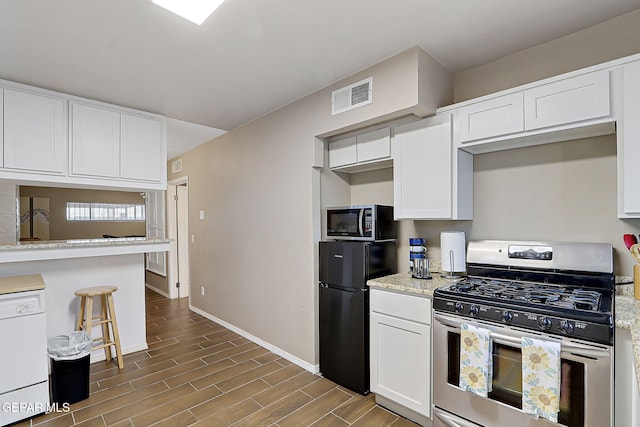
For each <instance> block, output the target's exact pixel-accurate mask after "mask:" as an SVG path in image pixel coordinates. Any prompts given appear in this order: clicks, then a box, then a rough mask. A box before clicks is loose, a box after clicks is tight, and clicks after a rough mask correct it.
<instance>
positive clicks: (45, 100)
mask: <svg viewBox="0 0 640 427" xmlns="http://www.w3.org/2000/svg"><path fill="white" fill-rule="evenodd" d="M65 102H66V101H65V100H64V99H61V98H55V97H51V96H46V95H40V94H34V93H28V92H22V91H18V90H15V89H8V88H5V89H4V167H5V168H11V169H19V170H23V171H37V172H47V173H56V174H62V173H64V170H65V165H66V158H67V124H66V104H65Z"/></svg>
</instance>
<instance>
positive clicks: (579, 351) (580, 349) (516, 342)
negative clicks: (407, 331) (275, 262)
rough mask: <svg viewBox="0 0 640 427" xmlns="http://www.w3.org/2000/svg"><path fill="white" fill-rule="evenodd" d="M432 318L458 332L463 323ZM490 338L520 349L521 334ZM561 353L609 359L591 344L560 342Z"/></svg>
mask: <svg viewBox="0 0 640 427" xmlns="http://www.w3.org/2000/svg"><path fill="white" fill-rule="evenodd" d="M433 318H434V319H435V320H437V321H438V322H440V323H441V324H443V325H446V326H448V327H450V328H453V329H456V330H458V331H459V330H460V327H461V325H462V324H463V323H465V322H464V321H462V320H458V319H452V318H450V317H446V316H442V315H439V314H435V313H434V315H433ZM490 336H491V339H492V340H493V342H495V343H498V344H503V345H507V346H510V347H515V348H521V347H522V336H523V334H519V333H515V334H508V333H505V332H495V331H491V335H490ZM541 339H544V337H541ZM561 351H562V352H563V353H572V354H575V355H576V356H584V357H592V358H593V357H596V358H598V357H611V354H610V352H609V349H608V348H602V347H599V346H598V345H597V344H593V346H591V345H584V344H580V343H576V342H571V341H562V346H561Z"/></svg>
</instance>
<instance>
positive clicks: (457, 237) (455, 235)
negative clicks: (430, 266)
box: [440, 231, 467, 279]
mask: <svg viewBox="0 0 640 427" xmlns="http://www.w3.org/2000/svg"><path fill="white" fill-rule="evenodd" d="M465 246H466V245H465V235H464V231H443V232H442V233H440V252H441V264H440V265H441V270H442V277H443V278H445V279H457V278H460V277H462V276H465V275H466V271H467V268H466V259H465V258H466V254H465V252H466V251H465Z"/></svg>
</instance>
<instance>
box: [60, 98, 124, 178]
mask: <svg viewBox="0 0 640 427" xmlns="http://www.w3.org/2000/svg"><path fill="white" fill-rule="evenodd" d="M70 169H71V174H73V175H88V176H94V177H109V178H118V177H120V113H119V112H117V111H113V110H108V109H105V108H98V107H95V106H93V105H84V104H78V103H72V104H71V168H70Z"/></svg>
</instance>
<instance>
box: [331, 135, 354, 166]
mask: <svg viewBox="0 0 640 427" xmlns="http://www.w3.org/2000/svg"><path fill="white" fill-rule="evenodd" d="M357 161H358V150H357V149H356V137H355V136H352V137H349V138H344V139H340V140H337V141H334V142H332V143H330V144H329V167H330V168H332V169H333V168H339V167H343V166H349V165H355V164H356V162H357Z"/></svg>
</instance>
